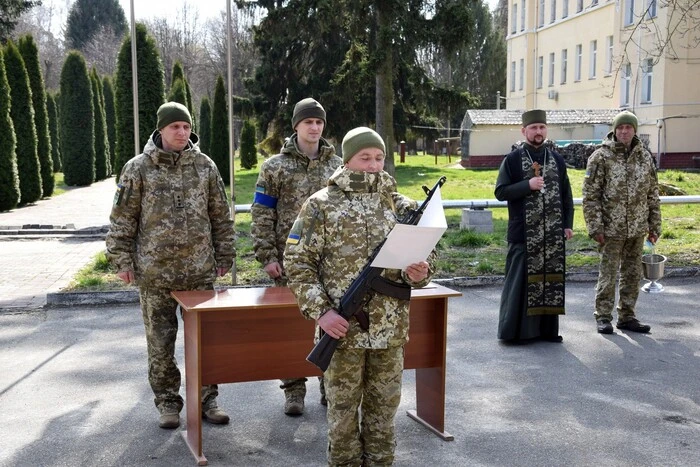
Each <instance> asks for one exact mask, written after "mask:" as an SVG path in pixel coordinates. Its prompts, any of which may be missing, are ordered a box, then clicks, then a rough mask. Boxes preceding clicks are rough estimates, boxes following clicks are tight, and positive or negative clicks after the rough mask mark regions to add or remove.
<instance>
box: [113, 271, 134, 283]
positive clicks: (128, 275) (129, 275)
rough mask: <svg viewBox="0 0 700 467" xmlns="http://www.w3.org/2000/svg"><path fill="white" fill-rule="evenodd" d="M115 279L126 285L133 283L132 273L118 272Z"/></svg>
mask: <svg viewBox="0 0 700 467" xmlns="http://www.w3.org/2000/svg"><path fill="white" fill-rule="evenodd" d="M117 277H119V278H120V279H121V280H123V281H124V282H126V283H127V284H131V283H132V282H134V271H119V272H118V273H117Z"/></svg>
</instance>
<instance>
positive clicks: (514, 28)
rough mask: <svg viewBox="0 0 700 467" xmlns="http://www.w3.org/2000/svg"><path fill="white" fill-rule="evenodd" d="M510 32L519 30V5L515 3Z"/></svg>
mask: <svg viewBox="0 0 700 467" xmlns="http://www.w3.org/2000/svg"><path fill="white" fill-rule="evenodd" d="M510 32H511V33H512V34H515V33H516V32H518V5H516V4H515V3H514V4H513V11H511V12H510Z"/></svg>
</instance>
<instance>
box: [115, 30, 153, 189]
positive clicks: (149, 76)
mask: <svg viewBox="0 0 700 467" xmlns="http://www.w3.org/2000/svg"><path fill="white" fill-rule="evenodd" d="M136 61H137V62H138V65H139V66H138V71H139V74H138V97H139V109H138V111H139V147H138V148H134V101H133V91H132V86H133V80H132V76H131V37H127V38H125V39H124V42H123V43H122V47H121V50H120V51H119V57H118V59H117V77H116V79H115V82H114V101H115V105H116V115H117V147H116V152H115V155H114V159H115V160H114V173H115V174H117V177H118V176H119V174H120V173H121V170H122V167H124V163H125V162H126V161H128V160H129V159H131V158H132V157H134V156H135V155H136V154H139V153H140V152H141V151H143V147H144V146H145V145H146V142H147V141H148V138H149V137H150V136H151V134H152V133H153V131H154V130H155V129H156V123H157V116H156V112H157V111H158V107H160V106H161V105H162V104H163V101H164V98H165V83H164V77H163V64H162V62H161V60H160V56H159V55H158V49H157V47H156V43H155V40H154V39H153V37H152V36H150V35H149V34H148V32H147V30H146V26H144V25H143V24H137V25H136Z"/></svg>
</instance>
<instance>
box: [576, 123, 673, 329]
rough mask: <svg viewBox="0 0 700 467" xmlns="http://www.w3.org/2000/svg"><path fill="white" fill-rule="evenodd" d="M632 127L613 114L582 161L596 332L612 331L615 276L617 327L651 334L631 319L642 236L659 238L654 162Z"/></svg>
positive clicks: (653, 240)
mask: <svg viewBox="0 0 700 467" xmlns="http://www.w3.org/2000/svg"><path fill="white" fill-rule="evenodd" d="M637 125H638V121H637V117H636V116H635V115H634V114H633V113H632V112H629V111H626V110H625V111H623V112H620V113H619V114H617V116H616V117H615V119H614V120H613V131H611V132H610V133H608V136H607V137H606V139H605V141H603V145H602V146H601V147H600V148H599V149H597V150H596V151H595V152H594V153H593V154H591V156H590V157H589V158H588V164H587V166H586V176H585V178H584V179H583V217H584V219H585V220H586V226H587V227H588V234H589V235H590V237H591V238H593V239H594V240H595V241H596V242H597V243H598V248H599V251H600V268H599V272H598V284H597V285H596V296H595V311H594V314H593V315H594V317H595V319H596V327H597V329H598V332H599V333H601V334H612V333H613V327H612V323H611V321H612V319H613V316H612V311H613V308H615V288H616V284H617V278H618V273H619V276H620V287H619V289H620V290H619V295H620V297H619V300H618V303H617V328H618V329H624V330H627V331H633V332H641V333H647V332H649V331H650V330H651V326H649V325H648V324H642V323H640V322H639V320H637V318H636V317H635V313H634V307H635V305H636V303H637V298H638V296H639V280H640V279H641V278H642V253H643V249H644V237H645V236H646V237H647V238H648V239H649V241H650V242H651V243H656V241H657V240H658V238H659V236H660V235H661V206H660V202H659V183H658V180H657V175H656V164H655V161H654V158H653V157H652V155H651V153H650V152H649V151H647V150H646V149H645V148H644V145H643V144H642V142H641V141H640V140H639V138H638V137H637V134H636V133H637Z"/></svg>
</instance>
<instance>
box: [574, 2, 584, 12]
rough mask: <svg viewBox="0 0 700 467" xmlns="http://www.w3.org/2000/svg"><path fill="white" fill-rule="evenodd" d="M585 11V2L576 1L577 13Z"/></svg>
mask: <svg viewBox="0 0 700 467" xmlns="http://www.w3.org/2000/svg"><path fill="white" fill-rule="evenodd" d="M582 11H583V0H576V13H581V12H582Z"/></svg>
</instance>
